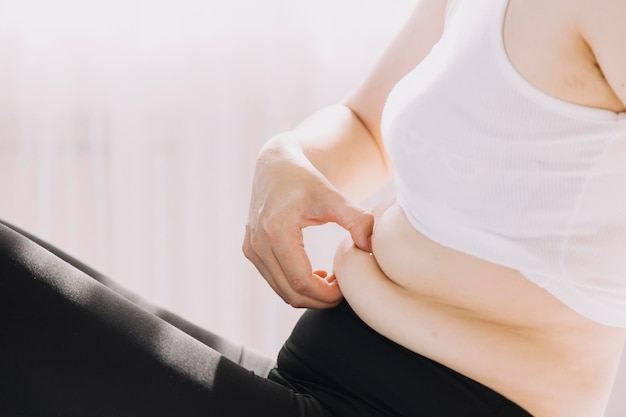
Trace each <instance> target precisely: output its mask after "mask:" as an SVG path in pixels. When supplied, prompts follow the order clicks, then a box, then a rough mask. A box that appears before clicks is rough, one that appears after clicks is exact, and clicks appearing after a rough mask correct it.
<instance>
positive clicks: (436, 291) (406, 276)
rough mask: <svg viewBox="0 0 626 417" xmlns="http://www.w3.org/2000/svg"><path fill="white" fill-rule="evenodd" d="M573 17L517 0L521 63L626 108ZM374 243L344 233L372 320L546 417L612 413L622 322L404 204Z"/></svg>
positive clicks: (507, 34)
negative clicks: (438, 231)
mask: <svg viewBox="0 0 626 417" xmlns="http://www.w3.org/2000/svg"><path fill="white" fill-rule="evenodd" d="M538 3H541V4H542V5H539V4H538ZM575 18H576V13H575V10H574V9H573V8H572V7H569V4H568V2H567V1H566V0H552V1H549V2H539V1H535V0H533V1H526V0H523V1H522V0H512V1H511V2H510V4H509V6H508V11H507V15H506V20H505V23H506V24H505V25H504V39H505V43H506V48H507V53H508V56H509V58H510V60H511V63H512V64H513V66H514V67H515V69H517V70H518V72H519V73H520V75H521V76H523V77H524V78H526V80H527V81H529V83H530V84H532V85H533V86H535V87H536V88H537V89H539V90H541V91H543V92H545V93H547V94H549V95H551V96H553V97H555V98H557V99H560V100H563V101H568V102H573V103H576V104H579V105H583V106H589V107H599V108H604V109H608V110H611V111H615V112H621V111H623V110H624V105H623V104H622V103H621V102H620V101H619V100H618V99H617V97H616V96H615V94H613V93H612V91H611V89H610V88H609V86H608V85H607V83H606V81H605V80H604V79H603V77H602V74H601V72H600V71H599V69H598V67H597V66H596V65H595V61H594V60H593V55H592V54H591V52H590V51H589V49H588V48H587V47H586V45H585V44H584V42H582V41H581V39H579V38H578V37H576V36H575V34H574V33H573V32H572V27H573V25H572V19H575ZM580 80H583V81H584V82H580ZM575 81H578V82H575ZM372 245H373V255H370V254H367V253H364V252H362V251H360V250H358V249H356V248H354V246H352V245H351V242H349V241H347V242H344V244H342V246H341V247H340V248H339V250H338V251H337V255H336V259H335V274H336V276H337V279H338V280H339V283H340V286H341V289H342V291H343V293H344V295H345V297H346V299H347V300H348V302H349V303H350V305H351V307H352V308H353V309H354V311H355V312H356V313H357V315H358V316H359V317H360V318H361V319H362V320H363V321H364V322H365V323H367V324H368V325H369V326H370V327H372V328H373V329H374V330H376V331H378V332H379V333H381V334H382V335H384V336H386V337H388V338H389V339H391V340H393V341H395V342H397V343H399V344H400V345H402V346H405V347H407V348H408V349H410V350H413V351H415V352H418V353H420V354H422V355H424V356H427V357H429V358H431V359H434V360H436V361H438V362H440V363H442V364H444V365H446V366H448V367H450V368H452V369H454V370H456V371H458V372H461V373H462V374H464V375H467V376H469V377H471V378H473V379H475V380H477V381H479V382H481V383H483V384H485V385H487V386H488V387H490V388H492V389H494V390H496V391H498V392H500V393H502V394H503V395H505V396H507V397H508V398H510V399H511V400H513V401H515V402H517V403H518V404H520V405H521V406H522V407H524V408H526V409H527V410H528V411H529V412H530V413H531V414H533V415H535V416H536V417H565V416H567V417H576V416H580V417H583V416H584V417H599V416H601V415H602V411H603V407H604V405H605V403H606V399H607V397H608V395H609V392H610V387H611V384H612V379H613V377H614V371H615V368H616V366H617V362H618V360H619V355H620V353H621V348H622V345H623V341H624V331H623V330H621V329H617V328H612V327H608V326H603V325H600V324H598V323H596V322H593V321H591V320H588V319H586V318H584V317H582V316H580V315H579V314H577V313H575V312H574V311H572V310H571V309H570V308H568V307H566V306H565V305H564V304H563V303H561V302H560V301H558V300H557V299H556V298H554V297H553V296H551V295H550V294H549V293H548V292H546V291H545V290H543V289H542V288H540V287H538V286H536V285H535V284H533V283H531V282H530V281H528V280H527V279H526V278H525V277H524V276H522V275H521V274H520V273H519V272H518V271H516V270H513V269H510V268H507V267H504V266H501V265H497V264H494V263H490V262H487V261H484V260H481V259H478V258H476V257H472V256H470V255H467V254H465V253H463V252H460V251H456V250H453V249H451V248H448V247H446V246H443V245H440V244H437V243H435V242H434V241H432V240H430V239H429V238H428V237H426V236H425V235H423V234H421V233H420V232H418V231H417V230H415V228H414V227H413V226H412V225H411V223H410V222H409V220H408V219H407V217H406V216H405V213H404V212H403V210H402V209H401V208H400V207H399V206H398V205H397V204H392V205H391V206H389V207H387V208H385V209H384V210H380V211H379V213H378V215H377V223H376V228H375V232H374V235H373V238H372Z"/></svg>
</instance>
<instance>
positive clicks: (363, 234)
mask: <svg viewBox="0 0 626 417" xmlns="http://www.w3.org/2000/svg"><path fill="white" fill-rule="evenodd" d="M332 211H333V214H334V217H335V218H334V219H332V221H334V222H335V223H337V224H338V225H339V226H341V227H343V228H344V229H346V230H347V231H349V232H350V236H351V237H352V240H353V241H354V244H355V245H356V247H357V248H359V249H361V250H364V251H366V252H371V251H372V242H371V238H372V232H373V231H374V215H373V214H372V213H370V212H368V211H365V210H363V209H362V208H361V207H359V206H357V205H355V204H352V203H350V202H349V201H346V200H345V199H344V200H343V201H342V202H340V203H339V204H337V205H336V206H335V207H334V210H332Z"/></svg>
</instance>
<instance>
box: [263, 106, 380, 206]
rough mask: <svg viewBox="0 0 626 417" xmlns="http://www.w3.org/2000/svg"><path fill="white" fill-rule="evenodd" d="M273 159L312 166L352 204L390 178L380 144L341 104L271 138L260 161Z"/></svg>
mask: <svg viewBox="0 0 626 417" xmlns="http://www.w3.org/2000/svg"><path fill="white" fill-rule="evenodd" d="M276 157H278V158H291V159H292V162H297V163H299V164H311V167H314V168H315V169H316V170H318V171H319V172H320V173H321V174H322V175H323V176H324V177H326V178H327V179H328V181H329V182H330V183H331V184H332V185H333V186H334V187H335V188H337V189H338V190H339V191H340V192H341V193H342V194H344V195H345V196H346V197H347V198H349V199H351V200H353V201H360V200H362V199H364V198H366V197H368V196H370V195H371V194H373V193H374V192H376V191H377V190H378V189H379V188H380V187H382V186H383V185H384V184H385V183H386V182H387V181H388V180H389V178H390V176H391V166H390V162H389V159H388V157H387V154H386V152H385V150H384V148H383V146H382V144H381V143H380V141H379V140H377V139H376V138H375V137H374V136H373V135H372V134H370V132H369V131H368V130H367V129H366V128H365V126H364V125H363V123H362V122H361V121H360V120H359V118H358V117H357V116H356V115H355V114H354V113H353V112H352V111H351V110H350V109H349V108H348V107H346V106H344V105H334V106H329V107H326V108H324V109H322V110H320V111H319V112H317V113H315V114H313V115H312V116H311V117H309V118H307V119H306V120H304V121H303V122H302V123H301V124H300V125H298V126H297V127H296V128H295V129H293V130H291V131H289V132H285V133H283V134H280V135H278V136H276V137H275V138H273V139H272V140H271V141H270V142H268V144H267V145H266V146H265V147H264V150H263V152H262V154H261V158H268V159H273V158H276Z"/></svg>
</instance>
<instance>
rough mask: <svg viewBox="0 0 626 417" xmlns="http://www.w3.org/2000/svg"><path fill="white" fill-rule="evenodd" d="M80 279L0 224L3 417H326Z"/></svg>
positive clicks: (201, 335)
mask: <svg viewBox="0 0 626 417" xmlns="http://www.w3.org/2000/svg"><path fill="white" fill-rule="evenodd" d="M59 253H60V251H59ZM84 269H85V272H87V271H88V269H87V268H84ZM85 272H83V271H81V270H80V269H79V268H77V267H75V266H73V265H71V264H70V263H69V262H67V261H66V260H64V259H62V258H61V257H59V256H57V255H56V254H54V253H52V252H50V251H49V250H47V249H45V248H44V247H43V246H42V245H41V244H39V243H37V242H34V241H32V240H31V239H29V238H27V237H26V236H25V235H23V234H22V233H18V232H17V231H15V230H13V229H12V228H10V227H8V226H6V225H0V319H1V322H0V416H2V417H13V416H28V417H57V416H58V417H105V416H106V417H113V416H115V417H122V416H124V417H126V416H128V417H131V416H132V417H142V416H151V417H152V416H154V417H161V416H163V417H166V416H167V417H171V416H186V417H193V416H205V417H206V416H212V417H213V416H214V417H221V416H223V417H244V416H245V417H247V416H268V417H281V416H284V417H305V416H311V417H329V414H328V413H327V411H326V410H325V409H324V408H323V407H322V406H321V405H320V404H319V402H318V401H317V400H315V399H314V398H312V397H310V396H308V395H302V394H298V393H295V392H294V391H292V390H290V389H288V388H286V387H284V386H282V385H280V384H277V383H275V382H272V381H270V380H268V379H266V378H263V377H261V376H259V375H257V374H255V373H254V372H252V371H250V370H248V369H245V368H244V367H242V366H240V365H239V364H237V363H235V362H234V361H233V360H231V359H234V360H240V359H241V360H243V359H245V357H246V356H247V355H245V354H244V353H245V352H244V351H243V350H242V349H240V348H238V347H236V346H235V345H234V344H231V343H229V342H226V341H224V340H222V339H220V338H217V337H216V336H215V335H212V334H210V333H208V332H201V331H198V329H194V328H193V326H187V327H188V328H187V329H186V330H188V331H189V332H191V333H194V332H195V333H197V334H196V336H198V338H195V337H192V336H190V335H189V334H187V333H185V332H183V331H182V330H180V329H178V328H177V327H175V326H174V325H172V324H171V323H168V322H166V321H164V320H163V319H161V318H159V317H157V316H156V315H154V314H151V313H150V312H148V311H147V310H146V309H144V308H142V307H140V306H139V305H138V304H136V303H134V302H131V301H130V300H129V299H128V298H125V297H124V296H121V295H120V294H118V293H117V292H115V291H113V290H111V289H110V288H108V287H107V286H105V285H103V283H101V282H98V281H97V280H95V279H93V278H92V277H90V276H88V275H87V274H86V273H85ZM100 278H102V277H100ZM126 295H127V296H128V297H130V298H132V297H133V296H132V294H130V293H128V294H126ZM173 317H174V318H172V317H170V319H172V321H176V320H177V319H176V318H175V316H173ZM181 324H185V323H181ZM202 339H204V340H205V341H206V340H210V341H212V342H217V345H221V347H223V348H225V350H226V351H227V354H229V356H230V357H231V359H228V358H227V357H225V356H223V355H222V354H220V353H219V352H218V351H216V350H214V349H212V348H211V347H209V346H207V345H206V344H204V343H202V342H201V340H202ZM253 362H254V361H253ZM256 362H259V361H256ZM269 363H271V362H269ZM264 366H265V367H267V363H266V364H265V365H264Z"/></svg>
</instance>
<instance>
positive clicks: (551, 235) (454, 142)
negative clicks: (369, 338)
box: [382, 0, 626, 327]
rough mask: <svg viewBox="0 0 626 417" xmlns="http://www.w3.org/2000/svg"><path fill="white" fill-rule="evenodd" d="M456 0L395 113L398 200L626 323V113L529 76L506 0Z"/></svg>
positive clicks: (467, 243) (389, 140)
mask: <svg viewBox="0 0 626 417" xmlns="http://www.w3.org/2000/svg"><path fill="white" fill-rule="evenodd" d="M448 3H449V9H448V15H447V18H446V25H445V29H444V33H443V35H442V38H441V40H440V41H439V42H438V43H437V45H435V47H434V48H433V50H432V51H431V53H430V54H429V55H428V56H427V57H426V58H425V59H424V60H423V61H422V63H421V64H420V65H418V66H417V67H416V68H415V69H414V70H413V71H411V72H410V73H409V74H407V76H406V77H404V78H403V79H402V80H401V81H400V82H399V83H398V84H397V85H396V87H395V88H394V89H393V91H392V92H391V94H390V95H389V97H388V100H387V103H386V106H385V110H384V114H383V121H382V128H383V137H384V140H385V144H386V146H387V148H388V150H389V153H390V155H391V158H392V160H393V161H394V164H395V171H396V175H395V179H396V189H397V193H398V202H399V204H400V205H401V207H402V208H403V209H404V211H405V212H406V215H407V216H408V218H409V220H410V221H411V223H412V225H413V226H414V227H415V228H416V229H418V230H419V231H420V232H422V233H423V234H425V235H426V236H428V237H429V238H431V239H432V240H434V241H436V242H438V243H440V244H442V245H444V246H447V247H450V248H453V249H455V250H459V251H462V252H465V253H468V254H470V255H473V256H475V257H478V258H482V259H485V260H488V261H490V262H494V263H497V264H501V265H505V266H507V267H510V268H514V269H516V270H518V271H520V272H521V273H522V274H523V275H524V276H525V277H527V278H528V279H529V280H531V281H532V282H534V283H536V284H537V285H539V286H541V287H543V288H545V289H546V290H547V291H548V292H550V293H551V294H553V295H554V296H555V297H556V298H558V299H559V300H561V301H562V302H563V303H565V304H566V305H568V306H569V307H571V308H572V309H573V310H575V311H577V312H578V313H580V314H581V315H583V316H586V317H588V318H590V319H592V320H595V321H598V322H600V323H604V324H607V325H610V326H617V327H626V113H622V114H617V113H615V112H612V111H609V110H603V109H597V108H591V107H585V106H581V105H577V104H572V103H568V102H565V101H561V100H559V99H556V98H554V97H552V96H549V95H547V94H545V93H543V92H541V91H539V90H538V89H536V88H535V87H533V86H532V85H531V84H529V83H528V82H527V81H526V80H525V79H524V78H522V76H521V75H520V74H519V73H517V72H516V70H515V69H514V68H513V66H512V65H511V63H510V62H509V60H508V58H507V56H506V52H505V49H504V42H503V35H502V32H503V30H502V29H503V21H504V16H505V12H506V8H507V6H508V0H456V1H452V0H449V1H448Z"/></svg>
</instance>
